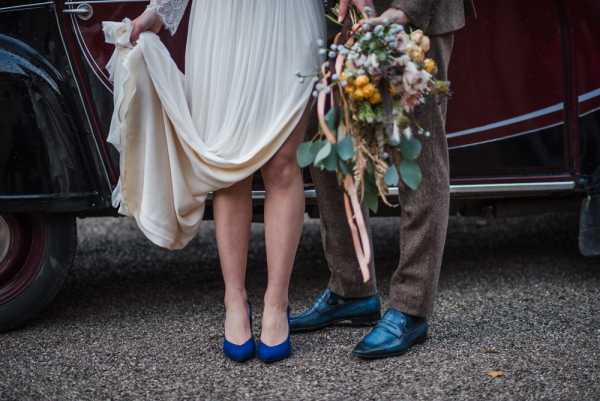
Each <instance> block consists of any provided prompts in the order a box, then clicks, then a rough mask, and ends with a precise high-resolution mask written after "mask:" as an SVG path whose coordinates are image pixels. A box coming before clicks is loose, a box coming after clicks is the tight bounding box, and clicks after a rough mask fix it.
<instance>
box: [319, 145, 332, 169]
mask: <svg viewBox="0 0 600 401" xmlns="http://www.w3.org/2000/svg"><path fill="white" fill-rule="evenodd" d="M332 150H333V146H332V145H331V142H329V141H326V143H325V145H323V147H322V148H321V149H320V150H319V152H318V153H317V155H316V156H315V165H318V164H320V163H321V162H322V161H323V160H325V159H327V157H329V155H330V154H331V151H332Z"/></svg>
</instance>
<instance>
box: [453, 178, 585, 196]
mask: <svg viewBox="0 0 600 401" xmlns="http://www.w3.org/2000/svg"><path fill="white" fill-rule="evenodd" d="M576 187H577V185H576V184H575V181H556V182H518V183H517V182H515V183H504V184H467V185H450V193H452V194H476V193H505V192H510V193H515V192H555V191H572V190H574V189H575V188H576Z"/></svg>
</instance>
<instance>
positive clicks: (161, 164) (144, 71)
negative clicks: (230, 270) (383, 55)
mask: <svg viewBox="0 0 600 401" xmlns="http://www.w3.org/2000/svg"><path fill="white" fill-rule="evenodd" d="M323 15H324V14H323V7H322V4H321V2H320V1H319V0H247V1H239V0H219V1H214V0H194V1H193V2H192V10H191V17H190V26H189V33H188V39H187V45H186V63H185V66H186V69H185V70H186V73H185V74H183V73H182V72H181V71H180V70H179V68H178V67H177V65H176V64H175V62H174V61H173V59H172V58H171V56H170V53H169V51H168V49H167V48H166V47H165V46H164V44H163V43H162V42H161V41H160V38H159V37H158V36H157V35H156V34H154V33H151V32H145V33H142V34H141V35H140V38H139V40H138V41H137V43H136V44H135V46H134V45H132V44H131V43H130V34H131V29H132V23H131V21H130V20H128V19H125V20H123V21H122V22H104V23H103V29H104V33H105V38H106V41H107V42H108V43H111V44H114V45H115V51H114V54H113V56H112V58H111V60H110V61H109V63H108V64H107V66H106V68H107V70H108V71H109V73H110V75H111V79H112V80H113V82H114V101H115V108H114V114H113V119H112V122H111V127H110V132H109V138H108V141H109V142H110V143H112V144H113V145H114V146H115V147H116V148H117V150H118V151H119V152H120V179H119V184H118V185H117V187H116V188H115V190H114V192H113V204H114V205H115V207H119V212H120V213H121V214H125V215H130V216H133V217H134V218H135V219H136V222H137V224H138V226H139V227H140V229H141V230H142V232H143V233H144V234H145V235H146V236H147V237H148V238H149V239H150V240H151V241H152V242H154V243H155V244H157V245H159V246H161V247H164V248H167V249H181V248H183V247H184V246H185V245H187V244H188V243H189V241H190V240H192V238H193V237H194V236H195V235H196V234H197V232H198V230H199V229H200V224H201V221H202V218H203V214H204V207H205V201H206V199H207V196H208V194H209V193H211V192H214V191H216V190H219V189H222V188H226V187H228V186H231V185H233V184H234V183H236V182H239V181H241V180H243V179H245V178H247V177H249V176H250V175H252V174H254V173H255V172H256V171H258V170H259V169H260V168H261V167H262V166H263V165H264V164H265V163H266V162H268V161H269V160H270V159H271V157H273V155H274V154H275V153H276V152H277V150H278V149H279V148H280V147H281V146H282V145H283V143H284V142H285V141H286V139H287V138H288V137H289V135H290V134H291V133H292V132H293V130H294V129H295V128H296V126H297V124H298V122H299V121H300V119H301V117H302V115H303V113H304V111H305V109H306V107H307V105H308V102H309V101H310V99H311V93H312V91H313V86H314V82H315V80H313V79H306V80H304V81H303V82H302V81H300V80H299V79H298V77H297V76H296V74H297V73H302V74H313V73H316V72H317V71H318V69H319V66H320V63H321V61H322V60H321V58H320V56H319V55H318V45H317V42H318V39H322V38H324V37H325V31H324V29H325V28H324V17H323Z"/></svg>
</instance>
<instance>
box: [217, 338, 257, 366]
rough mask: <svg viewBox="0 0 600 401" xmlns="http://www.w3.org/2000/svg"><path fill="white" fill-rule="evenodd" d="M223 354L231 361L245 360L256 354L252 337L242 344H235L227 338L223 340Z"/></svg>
mask: <svg viewBox="0 0 600 401" xmlns="http://www.w3.org/2000/svg"><path fill="white" fill-rule="evenodd" d="M223 354H225V356H226V357H227V358H229V359H231V360H232V361H235V362H246V361H248V360H250V359H252V358H254V355H255V354H256V344H255V342H254V338H250V339H249V340H248V341H246V342H245V343H244V344H242V345H237V344H234V343H232V342H229V341H227V340H225V341H223Z"/></svg>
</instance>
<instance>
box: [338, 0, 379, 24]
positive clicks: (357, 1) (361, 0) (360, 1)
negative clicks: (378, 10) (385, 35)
mask: <svg viewBox="0 0 600 401" xmlns="http://www.w3.org/2000/svg"><path fill="white" fill-rule="evenodd" d="M352 4H354V5H355V6H356V8H358V9H359V10H360V12H361V13H363V14H365V8H366V7H369V8H370V9H371V11H372V13H373V15H374V13H375V6H374V5H373V0H340V15H339V17H338V21H339V22H342V21H343V20H344V18H346V15H347V14H348V9H349V8H350V6H351V5H352ZM370 16H371V15H368V17H370Z"/></svg>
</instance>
